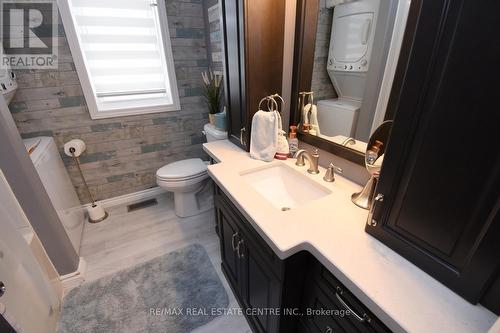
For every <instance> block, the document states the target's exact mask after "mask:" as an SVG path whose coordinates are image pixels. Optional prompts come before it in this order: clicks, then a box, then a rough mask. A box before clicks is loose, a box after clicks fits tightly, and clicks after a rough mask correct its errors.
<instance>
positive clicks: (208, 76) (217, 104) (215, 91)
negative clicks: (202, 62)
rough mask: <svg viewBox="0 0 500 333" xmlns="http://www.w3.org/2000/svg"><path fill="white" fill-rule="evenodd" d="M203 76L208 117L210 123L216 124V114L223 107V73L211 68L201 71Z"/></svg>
mask: <svg viewBox="0 0 500 333" xmlns="http://www.w3.org/2000/svg"><path fill="white" fill-rule="evenodd" d="M201 76H202V78H203V95H205V99H206V101H207V105H208V118H209V120H210V124H212V125H214V124H215V114H216V113H218V112H219V111H220V108H221V98H222V96H221V95H222V94H221V81H222V75H220V74H215V73H214V72H212V71H211V70H210V71H208V73H207V72H203V73H201Z"/></svg>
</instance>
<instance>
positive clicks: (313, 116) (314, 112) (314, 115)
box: [309, 105, 320, 135]
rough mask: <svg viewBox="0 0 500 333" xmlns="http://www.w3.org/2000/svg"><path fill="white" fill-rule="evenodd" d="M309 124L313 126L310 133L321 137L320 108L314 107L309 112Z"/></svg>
mask: <svg viewBox="0 0 500 333" xmlns="http://www.w3.org/2000/svg"><path fill="white" fill-rule="evenodd" d="M309 124H310V125H311V129H310V130H309V133H311V134H313V135H320V132H319V123H318V107H317V106H316V105H313V106H312V107H311V110H310V112H309Z"/></svg>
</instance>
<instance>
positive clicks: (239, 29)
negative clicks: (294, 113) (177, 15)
mask: <svg viewBox="0 0 500 333" xmlns="http://www.w3.org/2000/svg"><path fill="white" fill-rule="evenodd" d="M221 5H222V12H223V22H224V24H223V33H224V49H225V66H226V69H225V70H226V77H225V80H224V82H225V90H226V105H227V112H228V120H229V121H228V123H229V125H228V134H229V140H231V142H233V143H235V144H236V145H238V146H240V147H242V148H243V149H246V146H247V145H246V143H247V142H248V132H246V130H247V129H246V119H247V114H246V108H245V97H246V95H245V43H244V41H245V40H244V13H243V1H242V0H226V1H222V2H221Z"/></svg>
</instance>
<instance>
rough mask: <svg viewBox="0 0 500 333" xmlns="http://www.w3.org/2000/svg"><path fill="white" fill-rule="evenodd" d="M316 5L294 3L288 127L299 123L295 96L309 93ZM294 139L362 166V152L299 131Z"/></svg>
mask: <svg viewBox="0 0 500 333" xmlns="http://www.w3.org/2000/svg"><path fill="white" fill-rule="evenodd" d="M319 2H320V1H319V0H297V14H296V18H295V47H294V55H293V77H292V90H291V96H292V99H291V101H290V125H297V124H298V123H299V122H300V119H299V118H300V110H299V108H300V103H299V93H300V92H302V91H311V81H312V75H313V65H314V52H315V48H316V30H317V24H316V22H317V21H318V12H319ZM313 22H314V23H313ZM312 23H313V24H312ZM403 43H404V42H403ZM401 56H402V54H400V59H401ZM397 80H398V78H397V77H395V78H394V82H393V86H394V85H395V83H396V81H397ZM391 95H392V92H391ZM388 110H389V108H388ZM393 116H394V115H393V114H391V112H389V111H387V112H386V115H385V117H384V120H389V119H393ZM298 138H299V140H300V141H303V142H305V143H308V144H310V145H313V146H315V147H317V148H319V149H323V150H326V151H328V152H330V153H332V154H334V155H337V156H339V157H341V158H344V159H346V160H349V161H351V162H353V163H356V164H359V165H361V166H363V167H364V165H365V153H364V152H360V151H357V150H354V149H351V148H348V147H345V146H342V145H339V144H337V143H334V142H332V141H329V140H326V139H323V138H320V137H317V136H314V135H308V134H304V133H301V132H300V131H299V132H298Z"/></svg>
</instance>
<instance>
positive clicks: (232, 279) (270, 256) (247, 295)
mask: <svg viewBox="0 0 500 333" xmlns="http://www.w3.org/2000/svg"><path fill="white" fill-rule="evenodd" d="M217 191H218V195H217V196H216V198H215V202H216V210H217V212H218V213H217V215H218V223H219V231H220V235H221V237H220V244H221V259H222V270H223V272H224V274H225V276H226V277H227V279H228V281H229V283H230V285H231V287H232V289H233V291H234V293H235V295H236V296H237V299H238V301H239V303H240V306H241V307H242V308H243V310H244V311H245V315H246V317H247V319H248V322H249V324H250V325H251V327H252V329H253V330H254V332H279V319H280V316H279V314H276V312H273V311H272V309H280V304H281V303H280V300H281V293H282V286H283V283H282V282H283V280H282V278H281V268H282V265H283V262H282V261H281V260H279V259H278V258H277V257H276V256H275V255H274V253H273V251H272V250H271V249H270V248H269V247H268V246H267V245H266V244H265V243H264V240H262V239H260V236H259V235H257V234H256V233H255V231H253V230H252V229H251V227H250V226H249V224H248V222H247V221H246V220H245V219H244V218H243V217H242V216H241V215H240V213H239V212H238V210H237V209H236V208H235V207H234V206H233V205H232V204H231V203H230V202H229V200H228V199H227V197H226V196H225V195H224V194H223V193H222V192H220V189H218V190H217ZM263 310H264V311H263Z"/></svg>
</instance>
